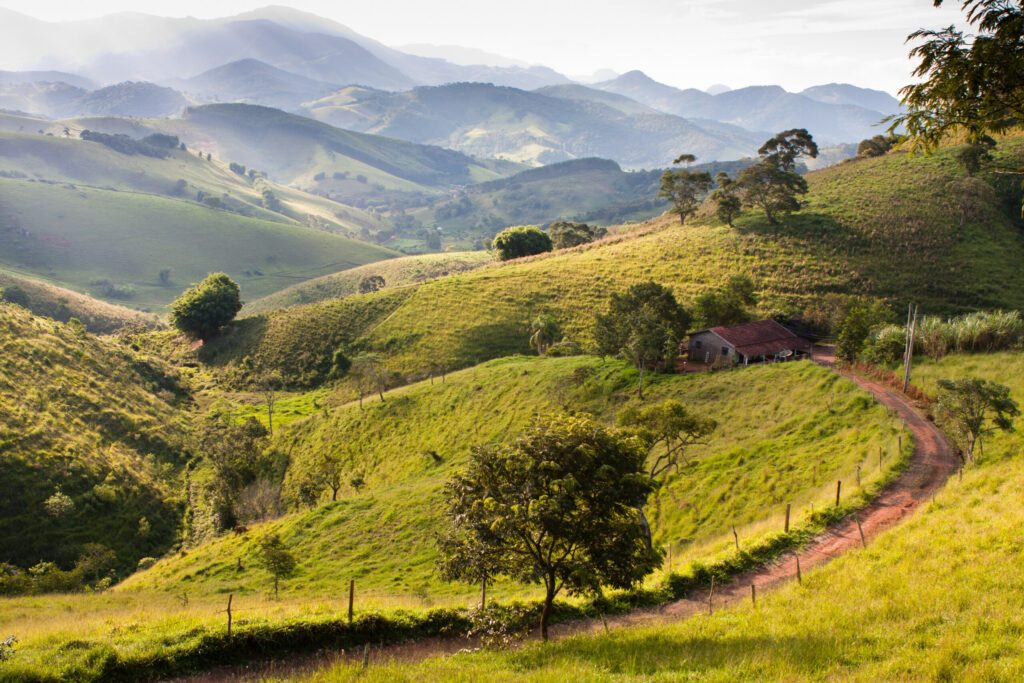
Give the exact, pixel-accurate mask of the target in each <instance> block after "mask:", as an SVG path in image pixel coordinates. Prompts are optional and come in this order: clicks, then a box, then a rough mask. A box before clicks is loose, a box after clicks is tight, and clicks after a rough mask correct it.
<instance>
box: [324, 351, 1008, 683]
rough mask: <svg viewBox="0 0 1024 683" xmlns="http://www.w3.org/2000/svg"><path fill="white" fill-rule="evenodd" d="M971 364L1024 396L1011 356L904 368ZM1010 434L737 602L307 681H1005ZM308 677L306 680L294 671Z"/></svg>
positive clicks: (968, 368)
mask: <svg viewBox="0 0 1024 683" xmlns="http://www.w3.org/2000/svg"><path fill="white" fill-rule="evenodd" d="M962 376H979V377H985V378H988V379H993V380H996V381H999V382H1004V383H1007V384H1009V385H1010V386H1011V387H1012V391H1013V394H1014V396H1015V397H1016V398H1017V399H1018V400H1021V399H1024V355H1022V354H1020V353H1016V354H1013V353H1001V354H992V355H985V356H951V357H947V358H945V359H943V360H942V361H940V362H937V363H936V362H924V363H922V364H921V365H919V367H918V370H917V378H918V381H919V382H920V383H921V384H922V385H923V386H925V387H932V386H933V383H934V381H935V380H936V379H937V378H941V377H962ZM1022 445H1024V442H1022V437H1021V435H1020V433H1013V434H1000V435H998V436H995V437H993V438H991V439H990V441H989V444H988V446H987V447H986V455H985V458H984V460H982V461H981V462H979V463H978V464H977V465H974V466H972V467H970V468H968V470H967V471H966V473H965V474H964V478H963V482H958V481H956V480H952V481H950V482H949V484H948V485H947V486H946V488H945V489H944V490H943V491H941V492H940V493H939V494H938V495H937V496H936V498H935V500H934V501H933V502H931V503H928V504H925V505H924V506H923V507H922V508H921V509H920V510H919V511H918V512H917V513H915V515H914V517H913V518H911V519H909V520H907V521H906V522H904V523H903V524H902V525H900V526H899V527H897V528H894V529H892V530H891V531H888V532H886V533H885V534H884V535H882V536H881V537H879V538H878V540H877V541H876V542H874V543H872V544H871V545H870V546H869V547H868V548H867V549H866V550H857V551H853V552H851V553H849V554H848V555H846V556H844V557H842V558H840V559H838V560H836V561H834V562H832V563H830V564H829V565H827V566H824V567H822V568H819V569H815V570H812V571H811V572H808V573H807V574H805V575H804V581H803V584H802V585H796V584H795V583H789V584H787V585H785V586H783V587H781V588H779V589H776V590H773V591H770V592H768V593H764V594H762V595H760V596H759V600H758V606H757V608H756V609H754V608H752V607H751V606H750V605H749V603H745V604H742V605H737V606H734V607H730V608H728V609H722V610H719V611H717V612H716V613H715V614H714V615H713V616H710V617H709V616H697V617H693V618H690V619H687V620H684V621H681V622H679V623H677V624H671V625H664V626H657V627H647V628H638V629H630V630H624V631H615V632H613V633H611V634H609V635H598V636H582V637H574V638H571V639H567V640H565V641H561V642H558V643H554V644H552V645H548V646H546V647H540V646H529V647H526V648H524V649H523V650H521V651H518V652H510V653H480V654H467V655H462V654H460V655H454V656H451V657H441V658H434V659H430V660H427V661H425V662H423V663H420V664H412V665H402V664H393V665H381V666H371V667H370V669H369V670H368V671H360V670H358V669H357V668H356V667H347V666H341V667H337V668H335V669H334V670H332V671H330V672H326V673H323V674H321V675H318V676H314V677H312V680H317V681H341V680H352V679H355V678H359V679H360V680H369V681H384V680H387V681H389V682H393V681H413V680H432V681H477V680H488V681H512V680H516V681H523V680H525V681H554V680H579V681H608V680H615V681H661V680H665V681H667V680H702V681H734V680H749V681H822V680H844V681H879V680H901V681H954V680H955V681H1015V680H1020V679H1021V677H1022V676H1024V641H1022V640H1021V634H1022V633H1024V616H1022V615H1024V611H1022V607H1024V603H1022V598H1021V596H1022V595H1024V571H1022V565H1021V562H1020V555H1021V552H1022V551H1024V546H1022V542H1021V533H1020V530H1021V528H1022V526H1024V500H1022V499H1021V496H1020V491H1021V490H1022V488H1024V463H1022V462H1021V460H1020V453H1021V447H1022ZM307 680H308V679H307Z"/></svg>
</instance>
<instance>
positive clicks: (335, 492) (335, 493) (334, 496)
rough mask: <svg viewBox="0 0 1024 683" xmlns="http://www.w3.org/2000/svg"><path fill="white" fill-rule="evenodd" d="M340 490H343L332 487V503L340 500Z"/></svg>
mask: <svg viewBox="0 0 1024 683" xmlns="http://www.w3.org/2000/svg"><path fill="white" fill-rule="evenodd" d="M339 488H341V487H340V486H332V487H331V501H332V502H335V501H337V500H338V489H339Z"/></svg>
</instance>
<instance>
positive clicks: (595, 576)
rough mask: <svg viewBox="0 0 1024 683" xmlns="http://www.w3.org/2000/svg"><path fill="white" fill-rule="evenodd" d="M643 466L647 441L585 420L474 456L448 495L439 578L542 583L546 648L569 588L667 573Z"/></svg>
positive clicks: (542, 426)
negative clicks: (653, 538) (646, 512)
mask: <svg viewBox="0 0 1024 683" xmlns="http://www.w3.org/2000/svg"><path fill="white" fill-rule="evenodd" d="M646 457H647V452H646V449H645V447H644V444H643V442H642V441H641V440H640V439H638V438H636V437H635V436H633V435H630V434H628V433H626V432H622V431H619V430H616V429H611V428H608V427H606V426H604V425H602V424H600V423H598V422H596V421H595V420H593V419H592V418H589V417H580V416H572V417H570V416H565V417H551V418H548V419H545V420H540V421H538V422H537V423H535V424H534V425H533V426H532V427H531V428H530V429H529V430H528V431H527V432H526V433H525V434H523V435H522V436H520V437H519V438H518V439H516V440H515V441H513V442H512V443H510V444H505V445H494V446H481V447H477V448H475V449H474V451H473V453H472V457H471V458H470V462H469V466H468V468H467V470H466V471H465V472H464V473H463V474H460V475H458V476H456V477H455V478H454V479H453V480H452V481H451V482H450V483H449V484H448V486H447V489H446V494H445V497H446V499H447V506H448V518H449V519H450V521H451V525H450V528H449V529H448V531H447V533H446V534H445V535H444V536H443V537H442V539H441V559H440V568H441V571H442V574H443V575H444V576H445V577H446V578H448V579H453V580H465V581H473V582H476V581H479V580H481V579H483V578H485V577H487V576H497V575H502V576H507V577H509V578H510V579H512V580H514V581H520V582H523V583H541V584H542V585H543V586H544V609H543V611H542V613H541V620H540V629H541V635H542V637H544V638H545V639H546V638H547V635H548V620H549V618H550V615H551V607H552V604H553V602H554V599H555V597H556V596H557V595H558V594H559V592H560V591H562V590H563V589H564V590H567V591H568V592H569V593H571V594H586V593H596V592H598V591H600V590H601V587H602V586H610V587H613V588H628V587H631V586H633V585H635V584H636V583H637V582H639V581H640V580H642V579H643V577H644V576H646V575H647V574H649V573H650V572H651V571H653V570H654V569H655V568H656V567H657V566H658V565H659V564H660V562H661V553H660V551H659V550H658V549H656V548H652V547H651V546H649V545H648V543H647V542H646V537H645V534H644V530H643V524H642V522H641V515H640V512H639V511H640V509H641V508H642V507H643V505H644V503H645V502H646V501H647V498H648V496H649V495H650V493H651V492H652V491H653V490H654V484H653V482H652V481H651V479H650V477H648V476H647V475H646V474H645V473H644V461H645V460H646Z"/></svg>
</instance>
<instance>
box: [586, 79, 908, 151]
mask: <svg viewBox="0 0 1024 683" xmlns="http://www.w3.org/2000/svg"><path fill="white" fill-rule="evenodd" d="M595 87H596V88H599V89H601V90H606V91H608V92H613V93H617V94H620V95H625V96H626V97H630V98H632V99H634V100H637V101H638V102H641V103H643V104H646V105H648V106H650V107H653V108H655V109H659V110H661V111H664V112H668V113H671V114H676V115H677V116H682V117H686V118H690V119H711V120H714V121H720V122H722V123H728V124H732V125H735V126H740V127H742V128H745V129H747V130H750V131H769V132H778V131H780V130H785V129H787V128H807V129H808V130H809V131H810V132H811V134H812V135H814V136H815V137H816V138H817V139H818V140H819V141H820V142H824V143H841V142H857V141H859V140H862V139H864V138H867V137H871V136H873V135H877V134H879V133H880V132H882V130H883V127H882V126H880V125H879V123H880V122H881V120H882V119H883V118H884V117H885V115H886V112H885V111H880V110H876V109H870V108H867V107H865V106H862V105H859V104H852V103H851V102H852V101H854V100H856V101H860V102H864V103H868V102H872V103H878V104H885V103H884V101H882V100H881V98H878V97H877V95H871V96H869V95H868V94H867V93H871V92H874V91H863V90H862V89H859V88H854V87H853V86H822V88H820V89H811V90H812V94H814V95H815V96H816V97H818V98H826V99H827V98H832V99H834V100H837V101H823V100H822V99H815V98H812V97H809V96H806V95H803V94H795V93H790V92H786V91H785V90H784V89H782V88H780V87H779V86H775V85H770V86H751V87H747V88H740V89H738V90H729V91H727V92H722V93H720V94H717V95H712V94H710V93H707V92H703V91H700V90H696V89H692V88H691V89H687V90H680V89H678V88H673V87H672V86H669V85H665V84H664V83H659V82H657V81H655V80H653V79H651V78H650V77H648V76H647V75H646V74H644V73H642V72H640V71H631V72H629V73H627V74H623V75H622V76H620V77H619V78H616V79H614V80H611V81H605V82H603V83H599V84H597V85H596V86H595ZM880 94H884V93H880ZM890 99H891V98H890ZM890 104H891V103H890Z"/></svg>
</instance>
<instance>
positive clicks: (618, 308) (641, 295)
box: [594, 282, 691, 399]
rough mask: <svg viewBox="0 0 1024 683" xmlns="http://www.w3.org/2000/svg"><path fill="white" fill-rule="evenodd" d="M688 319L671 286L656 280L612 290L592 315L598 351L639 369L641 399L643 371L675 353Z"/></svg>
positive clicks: (650, 368)
mask: <svg viewBox="0 0 1024 683" xmlns="http://www.w3.org/2000/svg"><path fill="white" fill-rule="evenodd" d="M690 321H691V318H690V314H689V312H688V311H687V310H686V309H685V308H683V306H682V305H680V304H679V302H677V301H676V298H675V295H673V294H672V290H670V289H668V288H667V287H663V286H662V285H659V284H658V283H657V282H642V283H640V284H636V285H633V286H632V287H630V288H629V289H627V290H626V291H625V292H616V293H614V294H612V297H611V301H610V302H609V304H608V310H607V312H605V313H602V314H599V315H598V316H597V317H596V318H595V320H594V339H595V341H596V343H597V351H598V353H600V354H601V355H603V356H623V357H625V358H627V359H628V360H629V361H630V362H631V363H633V365H634V366H635V367H636V369H637V372H639V373H640V384H639V387H638V393H639V396H640V398H641V399H642V398H643V395H644V375H645V373H647V372H649V371H653V370H657V369H658V368H662V367H665V366H666V365H667V364H668V363H669V362H670V361H671V360H672V359H674V358H675V357H676V355H677V354H678V349H679V342H680V340H682V339H683V337H685V336H686V331H687V329H688V328H689V327H690Z"/></svg>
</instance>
